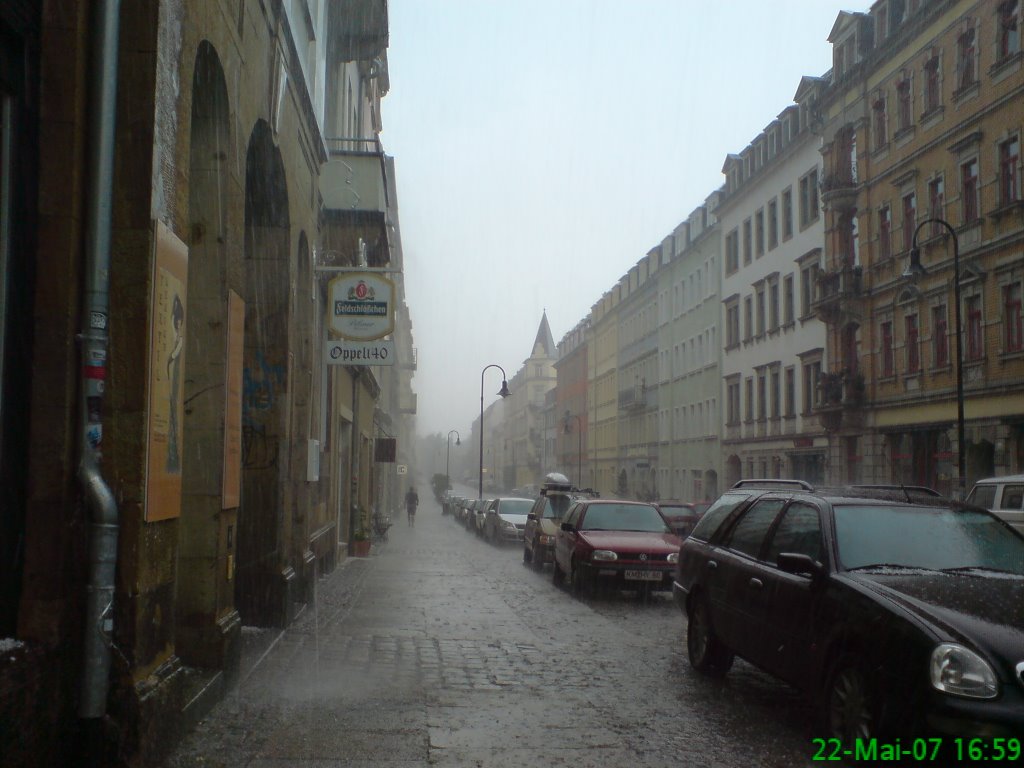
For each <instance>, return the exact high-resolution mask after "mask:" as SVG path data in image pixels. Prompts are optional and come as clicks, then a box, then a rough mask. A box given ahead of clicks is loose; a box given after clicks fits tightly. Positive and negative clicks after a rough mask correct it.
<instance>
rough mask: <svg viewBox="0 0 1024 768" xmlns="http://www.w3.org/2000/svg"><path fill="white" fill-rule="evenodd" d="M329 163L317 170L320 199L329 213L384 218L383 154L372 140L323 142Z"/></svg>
mask: <svg viewBox="0 0 1024 768" xmlns="http://www.w3.org/2000/svg"><path fill="white" fill-rule="evenodd" d="M326 143H327V151H328V159H327V163H326V164H325V165H324V166H323V168H321V169H320V195H321V196H322V197H323V200H324V208H326V209H327V210H331V211H358V212H364V213H379V214H382V215H386V214H387V210H388V191H387V190H388V186H387V169H386V165H385V163H384V150H383V149H382V148H381V146H380V143H379V142H378V141H376V140H375V139H326Z"/></svg>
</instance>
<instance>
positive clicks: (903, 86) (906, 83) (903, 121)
mask: <svg viewBox="0 0 1024 768" xmlns="http://www.w3.org/2000/svg"><path fill="white" fill-rule="evenodd" d="M911 103H912V99H911V95H910V78H909V77H908V78H905V79H903V80H900V82H898V83H897V84H896V107H897V109H896V119H897V122H898V124H899V130H901V131H903V130H906V129H907V128H910V127H911V126H912V125H913V124H914V118H913V116H912V109H911Z"/></svg>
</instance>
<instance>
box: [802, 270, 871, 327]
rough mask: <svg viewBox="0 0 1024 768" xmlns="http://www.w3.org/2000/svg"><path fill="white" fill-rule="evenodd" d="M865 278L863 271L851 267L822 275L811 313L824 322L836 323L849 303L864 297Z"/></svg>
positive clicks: (819, 276)
mask: <svg viewBox="0 0 1024 768" xmlns="http://www.w3.org/2000/svg"><path fill="white" fill-rule="evenodd" d="M863 278H864V275H863V270H862V269H861V268H860V267H854V266H850V265H844V266H842V267H840V268H839V269H836V270H832V271H829V272H823V273H821V274H820V275H818V290H817V294H816V295H815V298H814V301H813V302H812V303H811V311H813V312H814V314H816V315H817V316H818V318H819V319H820V320H822V321H823V322H826V323H836V322H837V321H838V319H839V316H840V314H841V313H842V312H843V310H848V309H849V306H847V305H848V303H849V302H850V301H851V300H854V299H859V298H861V297H862V296H863V295H864V279H863Z"/></svg>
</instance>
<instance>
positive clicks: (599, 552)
mask: <svg viewBox="0 0 1024 768" xmlns="http://www.w3.org/2000/svg"><path fill="white" fill-rule="evenodd" d="M590 559H591V560H597V561H598V562H604V563H607V562H608V561H610V560H618V559H619V556H618V555H617V554H615V553H614V552H612V551H611V550H610V549H595V550H594V551H593V552H592V553H591V554H590Z"/></svg>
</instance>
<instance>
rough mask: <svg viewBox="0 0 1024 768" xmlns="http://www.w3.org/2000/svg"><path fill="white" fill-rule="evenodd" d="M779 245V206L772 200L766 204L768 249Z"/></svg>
mask: <svg viewBox="0 0 1024 768" xmlns="http://www.w3.org/2000/svg"><path fill="white" fill-rule="evenodd" d="M778 244H779V204H778V203H777V202H776V201H775V200H772V201H771V202H770V203H768V249H769V250H771V249H772V248H774V247H775V246H777V245H778Z"/></svg>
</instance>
